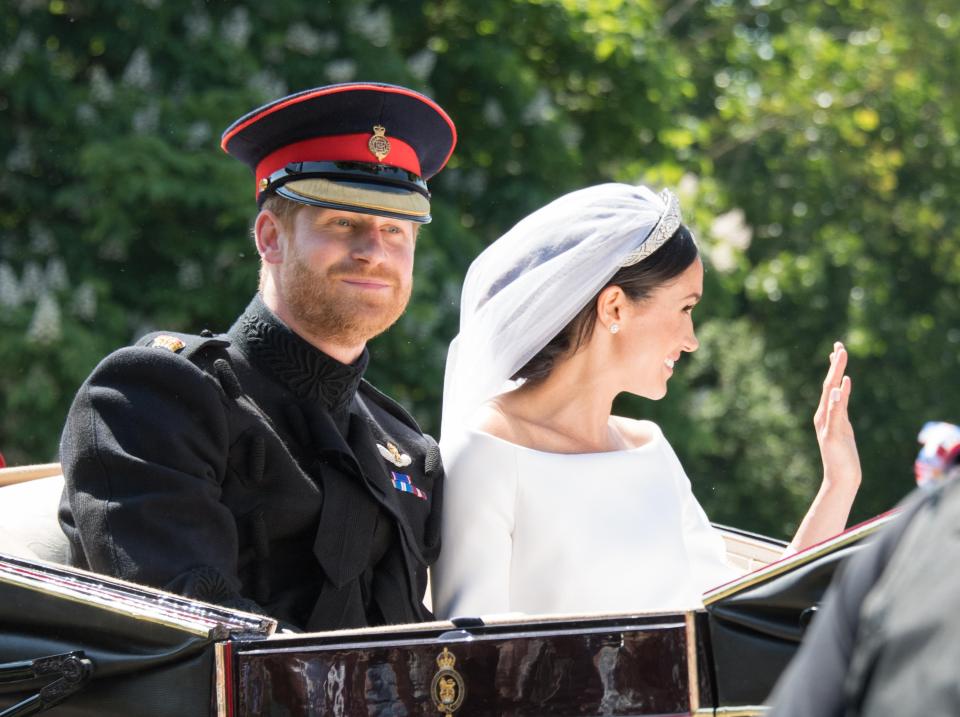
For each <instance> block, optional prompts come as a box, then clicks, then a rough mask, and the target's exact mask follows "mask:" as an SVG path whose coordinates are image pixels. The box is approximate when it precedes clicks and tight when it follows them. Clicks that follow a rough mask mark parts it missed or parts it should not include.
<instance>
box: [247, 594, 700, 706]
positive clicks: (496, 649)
mask: <svg viewBox="0 0 960 717" xmlns="http://www.w3.org/2000/svg"><path fill="white" fill-rule="evenodd" d="M344 642H346V641H344ZM699 652H701V654H700V655H699V657H698V655H697V653H698V649H697V638H696V628H695V618H694V615H693V614H692V613H687V614H673V615H651V616H623V617H620V618H616V619H615V618H602V619H596V620H580V621H577V622H562V621H556V622H550V621H547V622H542V623H529V622H528V623H518V624H514V625H499V626H497V627H491V626H487V627H483V628H471V629H470V631H469V632H468V631H466V630H463V629H455V630H449V631H446V632H434V633H432V634H431V633H424V634H419V635H417V634H408V635H406V636H398V635H392V636H390V637H389V638H387V639H384V640H380V641H369V642H364V643H354V644H343V642H341V644H326V645H325V644H317V643H316V641H315V640H312V639H311V638H310V637H304V638H294V639H278V638H274V639H271V640H269V641H268V642H249V643H237V642H235V643H234V645H233V650H232V655H231V656H230V662H231V664H232V668H233V675H234V679H233V681H232V682H233V685H234V695H233V697H234V701H233V705H232V710H231V711H230V714H233V715H236V716H237V717H254V716H258V717H260V716H265V715H289V714H297V715H355V714H363V715H384V716H386V715H391V716H400V715H419V714H442V713H443V710H442V709H441V708H443V707H444V704H443V700H442V695H441V694H440V690H439V687H438V679H437V677H438V673H441V672H442V671H443V669H444V664H447V665H448V667H449V669H450V670H452V671H454V672H455V673H456V677H457V678H458V679H459V686H456V689H453V690H452V691H451V692H450V693H449V695H450V696H451V697H457V698H459V704H457V705H456V713H458V714H463V715H478V716H480V715H490V716H494V715H497V716H500V715H502V716H504V717H533V716H534V715H544V716H550V715H556V716H560V715H571V716H572V715H595V714H607V715H636V716H638V717H639V716H641V715H688V714H691V713H692V712H695V711H696V710H697V708H698V706H699V700H700V694H701V691H702V690H704V689H706V690H709V689H710V687H709V684H710V683H709V679H708V676H707V675H705V674H704V675H703V676H702V677H701V672H702V670H701V664H705V655H704V654H702V650H700V651H699ZM691 658H692V661H691ZM453 660H455V662H453ZM451 663H452V664H451ZM453 679H454V678H452V677H451V678H450V680H451V683H452V681H453ZM451 687H453V686H452V685H451ZM708 701H712V699H710V698H709V697H708ZM446 707H447V709H451V708H452V705H447V706H446ZM447 713H448V714H449V713H450V712H447Z"/></svg>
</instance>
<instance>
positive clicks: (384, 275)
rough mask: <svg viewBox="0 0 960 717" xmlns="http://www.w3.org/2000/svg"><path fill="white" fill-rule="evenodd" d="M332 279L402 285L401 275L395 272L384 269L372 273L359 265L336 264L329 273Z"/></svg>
mask: <svg viewBox="0 0 960 717" xmlns="http://www.w3.org/2000/svg"><path fill="white" fill-rule="evenodd" d="M327 274H328V275H329V276H330V278H331V279H351V280H359V281H364V280H370V281H380V282H383V283H386V284H390V285H391V286H397V285H399V284H400V275H399V274H397V273H396V272H394V271H388V270H384V269H375V270H373V271H370V270H368V269H364V268H363V267H361V266H358V265H357V264H353V263H350V264H346V263H344V264H336V265H334V266H333V267H331V268H330V270H329V271H328V272H327Z"/></svg>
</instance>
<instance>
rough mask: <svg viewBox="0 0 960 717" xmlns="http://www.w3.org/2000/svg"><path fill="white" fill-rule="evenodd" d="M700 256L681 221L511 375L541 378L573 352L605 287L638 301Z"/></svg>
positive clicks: (589, 326)
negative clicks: (657, 245) (648, 253)
mask: <svg viewBox="0 0 960 717" xmlns="http://www.w3.org/2000/svg"><path fill="white" fill-rule="evenodd" d="M697 256H699V250H698V249H697V243H696V241H695V240H694V238H693V234H691V233H690V230H689V229H687V228H686V227H685V226H683V225H682V224H681V225H680V228H679V229H677V231H675V232H674V233H673V236H671V237H670V239H668V240H667V242H666V243H665V244H664V245H663V246H662V247H660V248H659V249H657V250H656V251H655V252H654V253H653V254H651V255H650V256H648V257H647V258H646V259H644V260H643V261H640V262H638V263H636V264H633V265H632V266H624V267H622V268H620V269H619V270H618V271H617V273H616V274H614V275H613V277H612V278H611V279H610V281H608V282H607V283H606V284H605V285H604V286H603V288H601V289H600V291H598V292H597V293H596V294H595V295H594V297H593V298H592V299H591V300H590V301H588V302H587V304H586V306H584V307H583V308H582V309H580V311H579V312H578V313H577V315H576V316H575V317H573V320H572V321H571V322H570V323H568V324H567V325H566V326H565V327H564V328H563V329H562V330H561V331H560V333H558V334H557V335H556V336H554V337H553V338H552V339H551V340H550V341H549V342H548V343H547V345H546V346H544V347H543V348H542V349H540V351H539V352H538V353H537V355H536V356H534V357H533V358H532V359H530V360H529V361H527V363H526V364H524V365H523V367H522V368H521V369H520V370H519V371H517V372H516V373H515V374H514V375H513V376H512V377H511V378H512V379H513V380H517V379H520V378H523V379H526V380H527V381H528V382H532V381H542V380H543V379H545V378H546V377H547V376H549V375H550V372H551V371H552V370H553V367H554V366H555V365H556V363H557V361H558V360H559V359H561V358H563V357H564V356H566V355H568V354H572V353H575V352H576V351H577V349H579V348H580V346H582V345H583V342H584V341H585V340H586V338H587V337H588V336H589V335H590V333H591V332H592V331H593V327H594V326H595V325H596V322H597V299H598V298H599V297H600V293H601V292H602V291H603V290H604V289H606V288H607V287H608V286H619V287H620V288H621V289H623V293H624V294H626V295H627V298H629V299H630V300H631V301H640V300H642V299H645V298H647V297H648V296H650V293H651V292H652V291H653V290H654V289H656V288H657V287H658V286H660V285H661V284H665V283H667V282H668V281H670V280H671V279H674V278H676V277H677V276H679V275H680V274H682V273H683V272H684V271H686V270H687V268H688V267H689V266H690V265H691V264H693V262H694V261H695V260H696V258H697Z"/></svg>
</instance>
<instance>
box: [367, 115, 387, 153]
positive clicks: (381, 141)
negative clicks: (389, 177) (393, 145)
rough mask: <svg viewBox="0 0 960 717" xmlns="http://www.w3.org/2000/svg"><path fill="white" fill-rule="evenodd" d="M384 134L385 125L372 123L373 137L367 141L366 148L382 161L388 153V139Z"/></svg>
mask: <svg viewBox="0 0 960 717" xmlns="http://www.w3.org/2000/svg"><path fill="white" fill-rule="evenodd" d="M386 135H387V129H386V127H384V126H383V125H379V124H377V125H374V126H373V137H371V138H370V141H369V142H367V149H369V150H370V154H372V155H373V156H374V157H376V158H377V161H378V162H382V161H383V160H384V158H385V157H386V156H387V155H388V154H390V140H389V139H387V136H386Z"/></svg>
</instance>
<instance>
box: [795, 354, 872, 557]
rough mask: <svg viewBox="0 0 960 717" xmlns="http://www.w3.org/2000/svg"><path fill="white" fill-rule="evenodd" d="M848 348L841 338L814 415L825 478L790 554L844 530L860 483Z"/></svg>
mask: <svg viewBox="0 0 960 717" xmlns="http://www.w3.org/2000/svg"><path fill="white" fill-rule="evenodd" d="M846 368H847V350H846V349H845V348H843V344H842V343H840V342H839V341H837V342H836V343H835V344H834V345H833V353H831V354H830V368H829V370H828V371H827V377H826V379H824V381H823V393H821V394H820V405H819V406H817V412H816V413H815V414H814V416H813V425H814V428H816V430H817V443H818V444H819V445H820V458H821V460H822V461H823V482H822V483H821V484H820V490H819V491H818V492H817V495H816V497H815V498H814V499H813V503H811V504H810V509H809V510H808V511H807V514H806V516H804V518H803V521H801V523H800V527H799V528H798V529H797V533H796V535H794V536H793V542H791V543H790V546H789V548H787V554H789V553H791V552H793V551H796V550H803V549H804V548H809V547H810V546H811V545H815V544H816V543H819V542H821V541H823V540H826V539H827V538H830V537H832V536H834V535H836V534H837V533H839V532H841V531H842V530H843V529H844V528H845V527H846V523H847V517H848V516H849V515H850V507H851V506H852V505H853V499H854V498H855V497H856V495H857V489H858V488H859V487H860V456H859V454H858V453H857V442H856V440H855V439H854V436H853V426H851V425H850V418H849V416H848V415H847V405H848V403H849V401H850V389H851V382H850V377H849V376H844V374H843V372H844V370H845V369H846Z"/></svg>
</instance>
